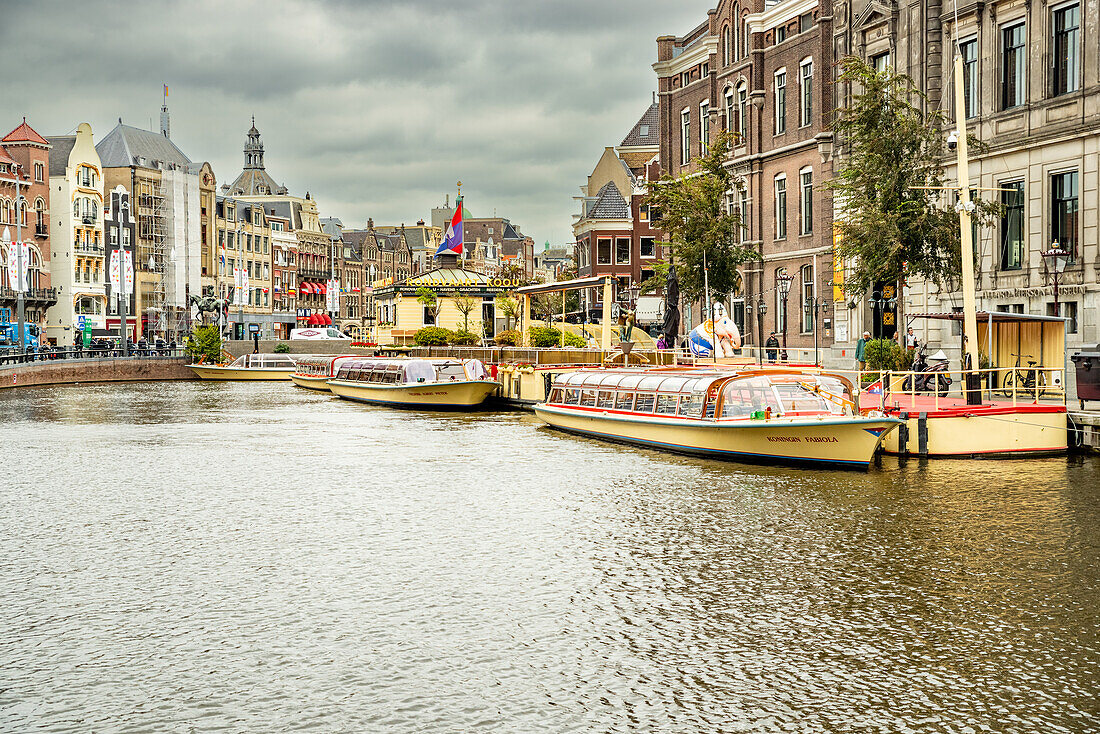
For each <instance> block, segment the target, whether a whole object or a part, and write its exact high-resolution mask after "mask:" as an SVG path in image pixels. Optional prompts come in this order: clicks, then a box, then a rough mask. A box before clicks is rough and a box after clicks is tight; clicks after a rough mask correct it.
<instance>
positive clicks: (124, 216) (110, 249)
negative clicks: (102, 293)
mask: <svg viewBox="0 0 1100 734" xmlns="http://www.w3.org/2000/svg"><path fill="white" fill-rule="evenodd" d="M105 196H106V201H105V202H104V203H105V204H106V206H105V207H104V209H103V239H104V241H105V243H106V247H105V248H104V253H103V257H104V261H105V262H106V263H108V268H110V262H111V255H112V253H114V252H118V253H119V268H120V272H119V276H120V278H125V275H126V273H125V270H123V269H122V268H124V263H125V257H124V254H125V253H128V254H129V256H130V259H131V261H132V262H133V263H135V266H136V263H137V260H136V255H135V252H134V245H135V244H136V243H137V220H136V219H135V218H134V216H133V210H132V209H131V208H130V193H129V192H128V191H127V190H126V188H125V187H123V186H116V187H115V188H114V190H113V191H109V192H106V194H105ZM108 273H109V270H108ZM135 275H136V272H135ZM120 282H121V281H120ZM106 292H107V330H108V332H111V331H114V332H115V333H119V327H120V326H122V314H121V313H120V312H119V304H118V295H117V294H116V293H115V292H114V289H113V288H112V286H111V281H110V276H109V274H108V278H107V282H106ZM125 310H126V314H125V315H126V324H125V326H124V327H123V328H122V329H121V333H124V334H126V337H127V338H128V339H131V340H133V341H134V342H135V343H136V342H137V341H138V339H140V338H141V333H140V328H139V327H138V323H139V322H138V317H137V316H136V314H137V298H136V294H135V293H134V291H133V290H131V291H130V295H129V297H128V298H127V299H126V304H125Z"/></svg>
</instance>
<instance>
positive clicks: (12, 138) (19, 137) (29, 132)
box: [0, 117, 50, 145]
mask: <svg viewBox="0 0 1100 734" xmlns="http://www.w3.org/2000/svg"><path fill="white" fill-rule="evenodd" d="M0 142H3V143H34V144H35V145H49V144H50V141H49V140H46V139H45V138H44V137H42V136H41V135H39V134H38V133H36V132H35V131H34V128H33V127H31V126H30V125H28V124H27V118H25V117H24V118H23V122H22V124H20V125H19V127H17V128H15V129H14V130H12V131H11V132H10V133H8V134H7V135H5V136H4V138H3V140H0Z"/></svg>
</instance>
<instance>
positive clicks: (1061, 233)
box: [1050, 171, 1077, 259]
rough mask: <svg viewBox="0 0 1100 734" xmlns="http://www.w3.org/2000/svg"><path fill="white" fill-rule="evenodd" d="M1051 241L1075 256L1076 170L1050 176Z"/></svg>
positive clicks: (1071, 255)
mask: <svg viewBox="0 0 1100 734" xmlns="http://www.w3.org/2000/svg"><path fill="white" fill-rule="evenodd" d="M1050 191H1051V207H1050V209H1051V211H1050V214H1051V227H1050V239H1051V242H1052V243H1053V242H1057V243H1058V244H1059V245H1060V246H1061V248H1062V249H1063V250H1065V251H1066V252H1068V253H1069V254H1070V257H1071V258H1073V259H1076V257H1077V171H1068V172H1066V173H1056V174H1054V175H1053V176H1051V180H1050Z"/></svg>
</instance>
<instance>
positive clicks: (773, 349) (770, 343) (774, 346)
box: [764, 331, 779, 362]
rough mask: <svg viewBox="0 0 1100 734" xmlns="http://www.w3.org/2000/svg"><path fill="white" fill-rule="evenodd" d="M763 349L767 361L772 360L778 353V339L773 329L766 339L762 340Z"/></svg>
mask: <svg viewBox="0 0 1100 734" xmlns="http://www.w3.org/2000/svg"><path fill="white" fill-rule="evenodd" d="M764 350H765V352H766V353H767V355H768V361H769V362H774V361H775V358H776V357H777V356H778V354H779V339H777V338H776V336H775V332H774V331H773V332H772V333H771V334H770V335H769V336H768V340H767V341H766V342H764Z"/></svg>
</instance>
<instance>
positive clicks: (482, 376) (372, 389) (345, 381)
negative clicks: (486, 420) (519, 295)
mask: <svg viewBox="0 0 1100 734" xmlns="http://www.w3.org/2000/svg"><path fill="white" fill-rule="evenodd" d="M327 384H328V388H329V390H331V391H332V393H333V394H334V395H337V396H339V397H341V398H346V399H348V400H357V401H359V402H362V403H374V404H375V405H389V406H394V407H401V408H427V409H429V410H462V409H467V408H473V407H476V406H478V405H481V404H482V403H483V402H485V399H486V398H488V397H489V396H490V395H492V394H493V392H494V391H496V389H497V388H498V387H500V385H499V383H497V382H496V381H494V380H491V379H489V375H488V373H487V371H486V370H485V365H483V364H482V363H481V361H480V360H476V359H463V360H459V359H381V358H374V359H364V358H359V359H356V360H349V361H347V362H344V363H342V364H341V365H340V367H339V369H338V370H337V372H336V376H335V377H334V378H332V379H331V380H329V381H328V383H327Z"/></svg>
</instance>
